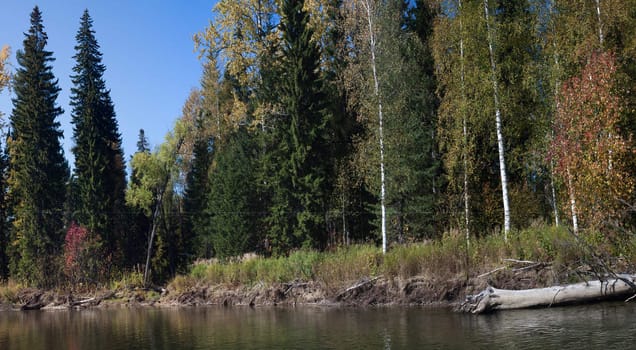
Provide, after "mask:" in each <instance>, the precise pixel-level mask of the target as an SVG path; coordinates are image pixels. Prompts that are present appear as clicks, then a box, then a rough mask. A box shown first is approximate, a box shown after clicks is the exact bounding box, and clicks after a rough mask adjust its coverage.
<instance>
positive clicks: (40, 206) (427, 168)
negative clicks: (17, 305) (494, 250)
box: [0, 0, 636, 287]
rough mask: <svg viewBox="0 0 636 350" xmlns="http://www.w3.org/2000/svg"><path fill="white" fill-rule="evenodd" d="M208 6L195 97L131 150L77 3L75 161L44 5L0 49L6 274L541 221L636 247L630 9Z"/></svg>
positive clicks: (326, 2) (39, 274) (468, 240)
mask: <svg viewBox="0 0 636 350" xmlns="http://www.w3.org/2000/svg"><path fill="white" fill-rule="evenodd" d="M211 8H212V13H211V16H210V23H209V25H208V26H207V27H205V28H201V31H200V32H199V33H197V34H196V35H195V36H194V38H193V44H194V46H195V48H196V50H197V52H198V54H199V55H200V60H201V62H202V65H203V75H202V76H201V79H200V84H199V87H198V88H196V89H193V90H192V91H191V93H190V96H189V97H188V99H187V100H186V101H184V105H183V112H182V115H181V116H179V117H178V118H177V120H176V122H175V124H174V127H173V128H172V131H171V132H169V133H168V135H166V137H165V140H164V142H163V143H161V144H159V145H156V146H151V145H149V144H148V141H147V139H146V135H145V134H144V130H140V131H139V139H138V142H137V150H136V152H135V153H134V155H133V156H132V158H131V159H125V157H124V153H123V150H122V148H121V143H122V140H121V134H120V132H119V130H118V128H119V126H118V122H117V117H116V115H115V108H114V106H115V104H116V102H117V101H113V100H112V99H111V97H110V90H109V89H108V87H107V85H106V82H105V80H104V78H103V75H104V72H105V71H106V65H105V63H103V62H102V53H101V52H100V47H99V44H98V40H97V37H98V35H97V34H98V33H95V31H94V30H93V27H92V25H93V21H92V19H91V17H90V15H89V12H88V10H87V11H85V12H84V14H83V16H82V17H81V19H80V21H79V23H80V25H79V29H78V31H77V35H76V37H75V40H76V46H75V50H76V54H75V56H74V57H73V58H74V60H75V66H74V68H73V71H72V72H68V74H69V75H70V76H71V78H72V81H73V88H72V90H71V102H70V106H69V107H70V109H71V116H72V124H73V135H72V140H73V143H74V146H73V148H72V152H73V155H74V164H73V166H72V167H71V166H70V165H69V164H68V162H67V160H66V158H65V156H64V152H63V150H62V147H61V144H60V138H61V137H62V136H63V135H62V131H61V128H60V123H59V122H58V120H57V118H58V117H59V116H60V115H61V114H62V107H61V106H59V104H58V102H57V97H58V94H59V92H60V88H59V87H58V85H57V80H56V77H55V76H54V75H53V72H52V67H51V62H52V61H53V60H54V53H53V52H51V51H47V49H46V45H47V39H48V38H47V34H46V32H45V29H44V24H43V23H44V20H43V14H42V13H41V12H40V10H39V8H38V7H35V8H34V10H33V12H32V13H31V22H30V23H31V26H30V28H29V29H28V31H26V32H25V34H24V41H23V47H21V48H19V49H17V50H16V58H17V63H18V65H17V66H16V67H15V70H14V71H12V70H10V69H9V67H8V66H6V65H5V62H6V60H7V58H8V56H9V50H8V48H6V47H5V48H4V49H3V50H2V51H1V53H0V89H7V88H8V87H9V86H10V88H11V92H12V96H13V100H12V101H13V109H12V110H11V111H1V112H4V113H5V116H6V117H7V122H6V124H7V126H8V128H7V130H8V131H6V132H5V133H4V135H3V138H4V141H5V142H3V146H5V147H4V150H3V152H2V156H1V158H0V173H1V175H2V176H1V177H0V186H1V187H2V190H1V191H0V193H2V197H1V198H0V280H8V279H12V280H16V281H21V282H23V283H25V284H28V285H33V286H41V287H50V286H56V285H61V284H64V283H78V282H82V283H86V284H98V283H101V282H104V281H108V280H111V279H113V278H119V276H121V274H123V273H125V272H127V271H144V277H143V278H144V283H148V282H151V281H152V282H154V283H162V282H163V281H166V280H168V279H170V278H172V277H174V276H175V275H176V274H178V273H187V271H188V269H189V267H190V266H191V264H192V263H193V262H194V261H196V260H201V259H217V260H218V261H226V260H228V259H231V258H232V257H236V256H242V255H244V254H246V253H256V254H258V255H261V256H272V257H284V256H289V255H290V254H292V255H293V254H294V253H295V252H297V251H303V250H310V251H319V252H322V251H329V250H333V249H336V248H337V247H342V246H347V245H355V244H371V245H376V246H378V247H381V249H382V252H383V253H384V252H387V251H390V250H391V249H395V247H398V246H402V245H409V244H413V243H418V242H420V243H421V242H435V241H438V240H441V239H443V237H446V236H449V235H452V236H454V237H460V239H459V242H462V243H461V244H462V245H464V248H463V249H470V247H471V244H473V242H475V240H478V239H481V238H488V239H496V240H500V241H502V242H504V243H506V242H508V241H509V240H512V237H514V236H515V235H517V234H518V233H519V232H521V231H523V230H526V229H530V228H532V229H536V228H537V227H540V228H543V229H545V230H546V231H549V230H551V229H552V228H553V227H565V228H567V229H568V230H570V231H571V233H572V234H573V235H576V236H580V237H584V238H585V239H586V240H587V241H588V242H594V243H595V244H596V245H598V246H604V247H610V248H608V251H611V252H612V253H613V254H616V255H621V254H627V252H636V238H635V237H634V227H635V226H636V215H634V213H635V212H636V191H635V181H636V151H635V150H634V139H633V135H634V133H635V132H636V119H635V117H636V94H634V93H633V89H634V88H635V87H636V0H483V1H462V0H384V1H379V0H238V1H237V0H219V1H217V2H216V3H215V4H212V3H211ZM169 83H170V82H166V87H168V86H169ZM3 118H4V117H3Z"/></svg>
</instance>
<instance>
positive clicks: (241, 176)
mask: <svg viewBox="0 0 636 350" xmlns="http://www.w3.org/2000/svg"><path fill="white" fill-rule="evenodd" d="M228 136H229V139H228V140H227V142H226V144H225V147H223V148H222V149H221V150H219V152H218V154H217V155H216V157H215V158H216V162H215V163H216V166H215V171H214V173H212V174H210V178H209V192H208V202H207V208H206V213H207V216H208V217H209V218H210V219H209V221H210V225H209V226H208V227H207V231H208V232H209V233H210V234H211V242H212V245H213V247H214V252H215V256H217V257H219V258H227V257H232V256H238V255H241V254H243V253H246V252H248V251H250V250H253V249H254V247H255V245H256V243H257V242H256V238H257V235H256V228H257V226H258V225H257V221H256V220H254V219H253V216H254V212H255V210H256V206H257V203H258V201H257V200H256V195H257V194H256V192H254V191H253V190H252V188H253V186H254V182H255V180H254V165H255V164H254V160H255V150H256V149H257V148H256V147H254V140H253V139H252V138H251V137H250V135H249V134H248V132H247V130H246V129H245V127H241V128H240V129H239V130H237V131H235V132H234V133H232V134H230V135H228Z"/></svg>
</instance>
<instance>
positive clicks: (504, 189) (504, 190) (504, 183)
mask: <svg viewBox="0 0 636 350" xmlns="http://www.w3.org/2000/svg"><path fill="white" fill-rule="evenodd" d="M484 12H485V14H486V29H487V33H488V51H489V52H490V70H491V78H492V85H493V97H494V100H495V126H496V129H497V148H498V150H499V174H500V177H501V195H502V199H503V207H504V241H506V242H507V241H508V232H510V204H509V201H508V175H507V172H506V158H505V155H504V149H505V148H504V139H503V132H502V125H501V108H500V105H499V86H498V83H497V65H496V63H495V54H494V51H493V38H492V33H491V28H490V14H489V9H488V0H484Z"/></svg>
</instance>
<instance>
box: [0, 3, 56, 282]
mask: <svg viewBox="0 0 636 350" xmlns="http://www.w3.org/2000/svg"><path fill="white" fill-rule="evenodd" d="M47 39H48V37H47V35H46V33H45V32H44V26H43V24H42V14H41V12H40V10H39V8H38V7H37V6H36V7H35V8H34V9H33V12H32V13H31V27H30V28H29V31H28V32H27V33H25V39H24V42H23V44H24V48H23V50H20V51H18V53H17V62H18V65H19V67H18V69H17V72H16V75H15V86H14V89H15V90H14V91H15V98H14V99H13V111H12V114H11V137H10V140H9V155H10V162H9V168H10V170H9V171H10V174H9V179H8V183H9V194H10V197H11V200H12V205H13V220H12V236H11V238H12V239H11V246H12V254H11V272H12V275H13V276H15V277H16V278H18V279H20V280H23V281H25V282H28V283H30V284H33V285H51V284H52V283H53V282H54V279H55V276H56V273H57V271H58V269H57V268H56V266H55V264H54V263H53V261H55V259H54V257H55V256H57V255H58V254H59V252H60V248H61V246H62V243H63V240H64V230H63V229H64V223H63V221H62V220H63V211H64V199H65V194H66V193H65V192H66V181H67V179H68V165H67V163H66V160H65V159H64V153H63V150H62V147H61V145H60V138H61V137H62V131H61V130H60V124H59V122H57V121H56V118H57V116H59V115H60V114H62V108H60V107H59V106H57V105H56V99H57V96H58V94H59V92H60V88H59V87H58V85H57V80H56V79H55V77H54V76H53V72H52V68H51V65H50V63H51V62H52V61H53V60H54V58H53V54H52V52H50V51H46V49H45V47H46V44H47Z"/></svg>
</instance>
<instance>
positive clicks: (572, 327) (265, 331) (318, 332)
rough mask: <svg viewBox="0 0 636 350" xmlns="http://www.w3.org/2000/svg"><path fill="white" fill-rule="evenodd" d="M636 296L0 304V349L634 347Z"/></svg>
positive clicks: (635, 338) (635, 337)
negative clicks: (342, 304) (142, 305)
mask: <svg viewBox="0 0 636 350" xmlns="http://www.w3.org/2000/svg"><path fill="white" fill-rule="evenodd" d="M635 312H636V304H625V303H620V302H617V303H604V304H597V305H585V306H577V307H567V308H552V309H539V310H521V311H507V312H500V313H496V314H491V315H481V316H475V315H465V314H456V313H452V312H450V311H448V310H446V309H427V308H402V307H386V308H369V309H353V308H333V307H300V308H257V309H250V308H242V307H235V308H213V307H210V308H196V309H195V308H185V309H152V308H148V309H106V310H84V311H81V312H78V311H46V312H3V313H0V349H6V350H10V349H69V350H70V349H266V348H269V349H272V348H275V349H349V350H353V349H423V348H430V349H462V348H465V349H480V348H483V349H554V348H577V349H590V348H598V349H610V348H624V349H628V348H633V346H634V341H636V313H635Z"/></svg>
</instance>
